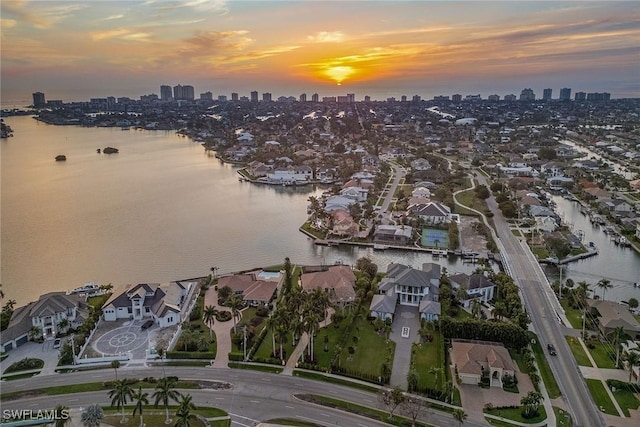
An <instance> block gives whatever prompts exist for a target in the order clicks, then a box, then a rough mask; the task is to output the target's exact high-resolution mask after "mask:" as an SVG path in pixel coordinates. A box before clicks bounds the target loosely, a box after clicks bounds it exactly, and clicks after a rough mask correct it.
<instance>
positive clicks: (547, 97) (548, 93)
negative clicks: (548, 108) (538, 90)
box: [542, 89, 553, 101]
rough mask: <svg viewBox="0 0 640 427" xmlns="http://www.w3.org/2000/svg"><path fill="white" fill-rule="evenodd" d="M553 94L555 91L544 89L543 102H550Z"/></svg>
mask: <svg viewBox="0 0 640 427" xmlns="http://www.w3.org/2000/svg"><path fill="white" fill-rule="evenodd" d="M552 92H553V89H544V90H543V91H542V100H543V101H550V100H551V93H552Z"/></svg>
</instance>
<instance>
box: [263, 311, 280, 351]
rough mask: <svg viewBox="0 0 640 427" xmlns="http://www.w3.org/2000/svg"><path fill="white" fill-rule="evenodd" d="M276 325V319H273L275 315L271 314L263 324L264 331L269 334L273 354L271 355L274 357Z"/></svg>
mask: <svg viewBox="0 0 640 427" xmlns="http://www.w3.org/2000/svg"><path fill="white" fill-rule="evenodd" d="M276 323H277V319H276V317H275V313H273V314H272V315H271V316H269V317H267V320H266V321H265V324H264V327H265V329H266V330H267V331H269V332H270V333H271V344H272V346H273V352H272V353H271V354H273V356H274V357H275V355H276V335H275V328H276Z"/></svg>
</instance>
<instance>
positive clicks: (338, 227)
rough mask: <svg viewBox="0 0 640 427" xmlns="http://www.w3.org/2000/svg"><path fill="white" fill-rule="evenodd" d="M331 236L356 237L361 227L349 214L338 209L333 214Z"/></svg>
mask: <svg viewBox="0 0 640 427" xmlns="http://www.w3.org/2000/svg"><path fill="white" fill-rule="evenodd" d="M330 215H331V224H332V228H331V234H333V235H334V236H350V237H352V236H356V235H357V234H358V232H359V231H360V226H359V225H358V223H357V222H355V221H354V220H353V218H352V217H351V215H350V214H349V212H347V211H345V210H342V209H338V210H335V211H332V212H331V214H330Z"/></svg>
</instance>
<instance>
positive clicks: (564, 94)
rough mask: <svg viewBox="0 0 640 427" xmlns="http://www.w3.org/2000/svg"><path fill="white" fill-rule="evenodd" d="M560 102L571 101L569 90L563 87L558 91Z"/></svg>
mask: <svg viewBox="0 0 640 427" xmlns="http://www.w3.org/2000/svg"><path fill="white" fill-rule="evenodd" d="M560 100H561V101H569V100H571V88H568V87H563V88H562V89H560Z"/></svg>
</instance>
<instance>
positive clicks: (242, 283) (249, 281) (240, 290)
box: [218, 272, 282, 307]
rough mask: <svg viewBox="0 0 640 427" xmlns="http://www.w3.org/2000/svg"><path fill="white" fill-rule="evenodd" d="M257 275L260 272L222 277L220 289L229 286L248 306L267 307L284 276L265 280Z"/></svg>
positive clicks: (219, 281)
mask: <svg viewBox="0 0 640 427" xmlns="http://www.w3.org/2000/svg"><path fill="white" fill-rule="evenodd" d="M256 273H258V272H249V273H244V274H234V275H231V276H223V277H220V278H219V279H218V289H219V288H222V287H225V286H228V287H229V288H230V289H231V290H232V291H233V292H234V293H235V294H236V295H239V296H241V297H242V300H243V301H244V302H245V304H247V305H251V306H254V307H256V306H259V305H267V304H269V303H270V302H271V301H272V300H273V298H274V297H275V296H276V291H277V289H278V284H279V283H280V281H281V280H282V274H280V275H278V276H276V277H273V278H270V279H267V280H263V279H260V278H259V277H258V275H257V274H256Z"/></svg>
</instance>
